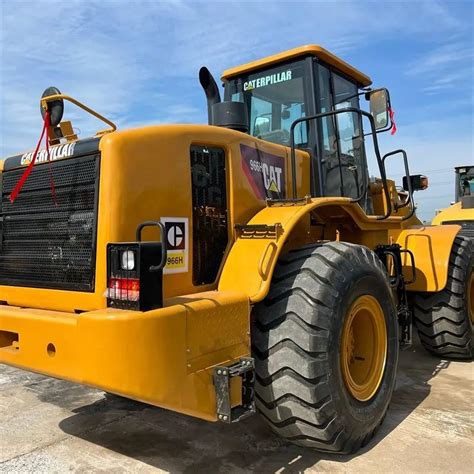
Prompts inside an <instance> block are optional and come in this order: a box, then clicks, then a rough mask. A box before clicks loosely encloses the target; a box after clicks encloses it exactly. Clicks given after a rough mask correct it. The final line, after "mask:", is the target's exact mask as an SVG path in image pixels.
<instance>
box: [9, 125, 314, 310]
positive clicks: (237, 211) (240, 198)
mask: <svg viewBox="0 0 474 474" xmlns="http://www.w3.org/2000/svg"><path fill="white" fill-rule="evenodd" d="M193 144H197V145H207V146H219V147H222V148H223V149H224V150H225V152H226V159H227V162H228V165H229V166H228V173H227V180H228V183H227V184H228V186H227V187H228V207H229V235H230V236H231V235H232V228H233V224H234V223H246V222H248V221H249V220H250V219H251V218H252V216H254V215H255V214H256V213H257V212H258V211H259V210H260V209H262V208H263V207H265V201H264V200H263V199H261V198H259V197H257V196H256V195H255V192H254V190H253V189H252V186H251V185H250V183H249V180H248V179H247V177H246V176H245V175H244V173H243V172H242V163H241V152H240V145H241V144H244V145H247V146H249V147H253V148H256V149H258V150H259V151H260V152H265V153H271V154H273V155H275V156H280V157H281V158H282V159H283V160H284V166H285V169H286V173H285V176H286V183H285V188H286V189H287V194H289V193H290V192H291V186H290V177H291V176H290V173H289V168H290V158H289V154H288V149H287V148H285V147H284V146H281V145H276V144H273V143H269V142H265V141H263V140H259V139H257V138H254V137H250V136H249V135H246V134H244V133H240V132H236V131H232V130H229V129H224V128H219V127H210V126H207V125H162V126H151V127H144V128H140V129H131V130H125V131H117V132H113V133H109V134H107V135H105V136H104V137H103V138H102V139H101V141H100V151H101V155H102V156H101V165H100V185H99V210H98V216H99V217H98V224H97V226H98V227H97V256H96V273H95V292H94V293H84V292H77V291H64V290H50V289H41V288H23V287H21V288H20V287H12V286H0V301H6V302H7V303H8V304H9V305H11V306H22V307H31V308H43V309H49V310H58V311H67V312H74V311H93V310H97V309H101V308H105V307H106V299H105V296H104V295H105V290H106V283H107V282H106V280H107V278H106V268H107V265H106V247H107V244H108V243H110V242H130V241H134V240H135V229H136V227H137V225H138V224H139V223H141V222H143V221H146V220H160V218H161V217H187V218H188V219H189V225H190V235H192V232H193V228H192V198H191V169H190V157H189V155H190V147H191V145H193ZM43 166H44V165H43ZM297 169H298V176H299V178H298V180H297V186H298V189H299V190H301V192H302V193H303V195H304V194H308V193H309V186H310V185H309V174H310V173H309V160H308V155H307V153H304V152H299V153H298V155H297ZM177 183H178V184H177ZM158 237H159V236H158V234H157V231H156V230H153V229H152V230H148V229H147V230H145V231H144V240H153V239H157V238H158ZM231 243H232V239H231V238H229V247H230V245H231ZM190 247H191V248H190V254H189V258H190V261H192V258H193V254H192V245H190ZM163 285H164V296H165V298H168V297H173V296H179V295H183V294H188V293H196V292H201V291H205V290H210V289H214V288H216V286H217V282H216V283H215V284H211V285H207V286H201V285H199V286H195V285H194V284H193V281H192V272H191V271H189V272H187V273H177V274H167V275H165V276H164V280H163Z"/></svg>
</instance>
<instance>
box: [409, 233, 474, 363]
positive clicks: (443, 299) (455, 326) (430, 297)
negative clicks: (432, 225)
mask: <svg viewBox="0 0 474 474" xmlns="http://www.w3.org/2000/svg"><path fill="white" fill-rule="evenodd" d="M413 300H414V305H413V309H414V315H415V323H416V327H417V329H418V335H419V336H420V340H421V343H422V344H423V346H424V347H425V349H426V350H428V351H429V352H431V353H432V354H435V355H437V356H440V357H447V358H451V359H471V358H472V356H473V351H474V341H473V328H474V240H472V239H469V238H468V237H464V236H460V235H458V236H457V237H456V239H455V240H454V243H453V248H452V250H451V256H450V258H449V266H448V280H447V283H446V287H445V288H444V290H442V291H439V292H437V293H421V292H420V293H415V294H414V296H413Z"/></svg>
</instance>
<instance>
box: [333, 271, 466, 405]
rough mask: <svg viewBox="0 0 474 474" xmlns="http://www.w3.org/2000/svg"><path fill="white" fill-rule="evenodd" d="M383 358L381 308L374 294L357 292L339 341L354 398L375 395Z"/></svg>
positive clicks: (384, 332)
mask: <svg viewBox="0 0 474 474" xmlns="http://www.w3.org/2000/svg"><path fill="white" fill-rule="evenodd" d="M473 281H474V280H473ZM386 358H387V329H386V325H385V317H384V313H383V310H382V308H381V306H380V304H379V302H378V301H377V300H376V299H375V298H374V297H372V296H370V295H363V296H360V297H359V298H357V299H356V301H354V303H353V304H352V305H351V307H350V308H349V311H348V312H347V314H346V318H345V322H344V327H343V332H342V341H341V368H342V375H343V379H344V383H345V385H346V388H347V389H348V391H349V393H350V394H351V395H352V396H353V397H354V398H355V399H357V400H359V401H362V402H363V401H367V400H370V398H372V397H373V396H374V395H375V393H376V392H377V390H378V388H379V386H380V383H381V382H382V377H383V373H384V369H385V361H386Z"/></svg>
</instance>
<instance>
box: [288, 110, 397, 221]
mask: <svg viewBox="0 0 474 474" xmlns="http://www.w3.org/2000/svg"><path fill="white" fill-rule="evenodd" d="M347 112H352V113H355V114H358V115H363V116H364V117H367V118H368V119H369V122H370V128H371V130H372V137H373V142H374V149H375V156H376V158H377V164H378V165H379V171H380V176H381V178H382V183H383V188H384V194H385V200H386V202H387V212H386V213H385V215H383V216H377V219H378V220H383V219H388V218H389V217H390V215H391V214H392V202H391V200H390V194H389V192H388V186H387V175H386V173H385V165H384V163H383V161H382V158H381V156H380V150H379V142H378V139H377V131H376V129H375V121H374V118H373V117H372V115H371V114H369V113H368V112H366V111H365V110H361V109H356V108H355V107H347V108H344V109H338V110H331V111H330V112H323V113H320V114H316V115H309V116H307V117H300V118H299V119H296V120H295V121H294V122H293V123H292V124H291V127H290V147H291V179H292V187H293V199H296V198H297V193H296V149H295V127H296V125H298V124H299V123H303V122H309V121H310V120H317V119H320V118H323V117H330V116H333V115H337V114H341V113H347ZM317 158H318V164H319V163H320V161H321V157H320V156H318V157H317ZM364 174H365V170H364ZM366 177H367V176H366ZM366 181H367V180H365V182H364V184H365V191H364V194H365V193H366V191H367V182H366ZM362 197H363V196H362ZM360 199H361V198H358V199H352V202H358V201H360Z"/></svg>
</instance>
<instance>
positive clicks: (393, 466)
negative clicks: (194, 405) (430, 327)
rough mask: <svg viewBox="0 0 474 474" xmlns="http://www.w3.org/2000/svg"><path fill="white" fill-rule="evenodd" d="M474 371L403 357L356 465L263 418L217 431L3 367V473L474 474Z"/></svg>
mask: <svg viewBox="0 0 474 474" xmlns="http://www.w3.org/2000/svg"><path fill="white" fill-rule="evenodd" d="M473 469H474V364H472V363H469V362H449V361H444V360H441V359H439V358H436V357H433V356H430V355H428V354H426V353H425V352H424V351H423V349H422V348H421V347H419V346H418V345H416V346H414V347H413V348H411V349H410V350H408V351H405V352H403V353H402V354H401V363H400V369H399V376H398V383H397V389H396V391H395V394H394V397H393V402H392V404H391V407H390V410H389V413H388V415H387V418H386V420H385V422H384V424H383V427H382V428H381V430H380V431H379V433H378V435H377V436H376V438H375V439H374V440H373V441H372V442H371V443H370V444H369V445H368V446H367V447H366V448H365V449H364V450H363V451H361V452H359V453H358V454H357V455H354V456H330V455H322V454H319V453H317V452H314V451H311V450H308V449H304V448H299V447H297V446H292V445H289V444H287V443H285V442H283V441H281V440H280V439H278V438H277V437H276V436H274V435H273V434H272V433H271V432H270V431H269V430H268V429H267V427H266V425H265V424H264V423H263V422H262V421H261V420H260V418H259V417H253V418H250V419H247V420H245V421H243V422H241V423H239V424H237V425H234V426H227V425H223V424H215V423H207V422H204V421H200V420H197V419H193V418H190V417H187V416H183V415H178V414H175V413H171V412H168V411H165V410H162V409H159V408H154V407H150V406H147V405H143V404H140V403H136V402H133V401H128V400H124V399H121V398H118V397H113V396H111V397H106V396H104V393H103V392H101V391H99V390H94V389H90V388H87V387H83V386H78V385H73V384H70V383H68V382H63V381H59V380H54V379H49V378H46V377H42V376H40V375H36V374H32V373H28V372H24V371H22V370H17V369H13V368H11V367H6V366H0V471H1V472H8V473H13V472H35V473H38V472H48V473H50V472H61V473H62V472H66V471H72V472H99V471H101V472H113V473H120V472H134V473H135V472H173V473H177V472H189V473H196V472H206V473H214V472H224V473H227V474H229V473H234V472H236V473H243V472H257V473H273V472H278V473H288V472H303V471H306V472H318V471H319V472H320V471H344V472H361V471H364V472H367V471H372V472H374V471H376V472H395V471H398V472H407V471H409V472H413V471H417V472H428V471H429V472H436V471H438V472H457V473H459V472H473Z"/></svg>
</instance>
